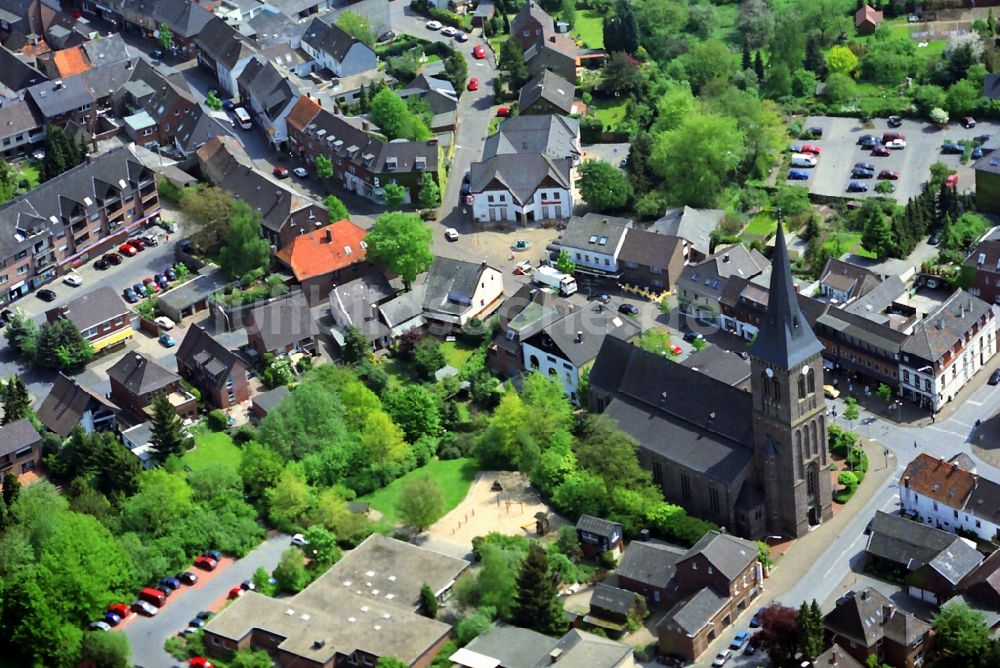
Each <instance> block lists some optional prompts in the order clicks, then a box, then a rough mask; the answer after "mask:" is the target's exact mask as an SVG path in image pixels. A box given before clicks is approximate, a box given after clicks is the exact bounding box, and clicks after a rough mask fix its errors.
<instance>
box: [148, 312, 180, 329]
mask: <svg viewBox="0 0 1000 668" xmlns="http://www.w3.org/2000/svg"><path fill="white" fill-rule="evenodd" d="M153 322H154V323H156V325H157V326H158V327H159V328H160V329H173V328H174V324H175V323H174V321H173V320H171V319H170V318H168V317H167V316H165V315H161V316H160V317H158V318H156V319H155V320H153Z"/></svg>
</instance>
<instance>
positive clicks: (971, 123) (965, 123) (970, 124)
mask: <svg viewBox="0 0 1000 668" xmlns="http://www.w3.org/2000/svg"><path fill="white" fill-rule="evenodd" d="M962 127H963V128H974V127H976V119H974V118H973V117H972V116H962Z"/></svg>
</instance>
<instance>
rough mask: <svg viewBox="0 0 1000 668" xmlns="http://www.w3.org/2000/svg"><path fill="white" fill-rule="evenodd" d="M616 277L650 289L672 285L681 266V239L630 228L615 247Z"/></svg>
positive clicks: (663, 290)
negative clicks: (617, 274) (616, 257)
mask: <svg viewBox="0 0 1000 668" xmlns="http://www.w3.org/2000/svg"><path fill="white" fill-rule="evenodd" d="M618 268H619V269H620V271H621V277H620V278H619V281H620V282H621V283H623V284H625V285H631V286H634V287H637V288H640V289H642V290H649V291H650V292H653V293H661V292H668V291H670V290H672V289H673V288H674V285H675V284H676V283H677V279H678V278H680V275H681V272H682V271H683V270H684V241H683V240H682V239H681V238H680V237H671V236H667V235H665V234H657V233H656V232H650V231H648V230H638V229H634V228H633V229H629V230H628V231H627V232H626V233H625V240H624V242H623V243H622V245H621V249H620V250H619V251H618Z"/></svg>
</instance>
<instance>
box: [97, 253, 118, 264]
mask: <svg viewBox="0 0 1000 668" xmlns="http://www.w3.org/2000/svg"><path fill="white" fill-rule="evenodd" d="M101 259H102V260H107V261H108V264H113V265H115V266H116V267H117V266H118V265H120V264H121V263H122V256H121V255H119V254H118V253H105V254H104V255H102V256H101Z"/></svg>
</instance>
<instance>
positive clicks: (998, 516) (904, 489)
mask: <svg viewBox="0 0 1000 668" xmlns="http://www.w3.org/2000/svg"><path fill="white" fill-rule="evenodd" d="M899 499H900V504H901V505H902V510H903V513H905V514H906V515H908V516H910V517H911V518H913V519H914V520H916V521H918V522H923V523H925V524H929V525H931V526H934V527H936V528H938V529H942V530H944V531H950V532H952V533H958V532H962V533H965V534H975V535H976V536H977V537H978V538H980V539H981V540H983V541H986V542H989V541H994V540H997V539H998V538H1000V512H998V510H997V509H998V508H1000V483H997V482H995V481H993V480H990V479H989V478H985V477H983V476H981V475H979V474H977V473H976V472H975V471H974V470H970V469H968V468H965V467H963V466H962V465H961V464H960V463H959V461H957V460H955V459H952V460H950V461H945V460H943V459H939V458H937V457H934V456H932V455H928V454H925V453H921V454H919V455H917V456H916V457H915V458H914V459H913V461H911V462H910V463H909V464H908V465H907V467H906V470H905V471H903V475H902V476H901V477H900V479H899Z"/></svg>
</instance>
